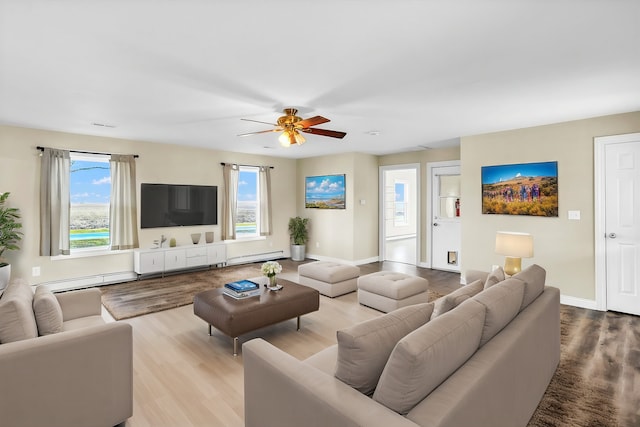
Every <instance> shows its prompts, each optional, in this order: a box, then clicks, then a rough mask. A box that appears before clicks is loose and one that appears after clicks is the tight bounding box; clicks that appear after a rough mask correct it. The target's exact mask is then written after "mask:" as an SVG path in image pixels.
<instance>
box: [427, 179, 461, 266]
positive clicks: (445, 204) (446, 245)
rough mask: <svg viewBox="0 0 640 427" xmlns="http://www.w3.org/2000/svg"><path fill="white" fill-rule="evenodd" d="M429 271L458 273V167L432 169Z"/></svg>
mask: <svg viewBox="0 0 640 427" xmlns="http://www.w3.org/2000/svg"><path fill="white" fill-rule="evenodd" d="M431 194H432V202H431V203H432V205H431V213H432V214H431V215H432V216H431V227H430V228H431V268H433V269H436V270H446V271H456V272H459V271H460V262H461V253H460V247H461V231H460V229H461V225H460V217H461V215H462V210H461V205H462V200H461V198H460V166H442V167H434V168H432V169H431Z"/></svg>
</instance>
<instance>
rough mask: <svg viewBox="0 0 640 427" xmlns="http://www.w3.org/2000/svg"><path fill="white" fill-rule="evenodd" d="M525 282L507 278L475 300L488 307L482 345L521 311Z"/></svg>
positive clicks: (480, 294) (481, 340)
mask: <svg viewBox="0 0 640 427" xmlns="http://www.w3.org/2000/svg"><path fill="white" fill-rule="evenodd" d="M523 295H524V283H523V282H522V281H520V280H518V279H514V278H509V279H506V280H504V281H502V282H500V283H498V284H496V285H494V286H492V287H490V288H489V289H487V290H485V291H483V292H481V293H479V294H478V295H476V296H475V297H473V300H475V301H477V302H479V303H480V304H482V305H484V306H485V307H486V315H485V319H484V326H483V328H482V338H481V339H480V347H482V346H483V345H485V344H486V343H487V342H488V341H489V340H490V339H491V338H493V337H494V336H495V335H496V334H497V333H498V332H500V331H501V330H502V328H504V327H505V326H507V325H508V324H509V322H511V320H512V319H513V318H514V317H516V315H517V314H518V312H519V311H520V305H521V304H522V296H523Z"/></svg>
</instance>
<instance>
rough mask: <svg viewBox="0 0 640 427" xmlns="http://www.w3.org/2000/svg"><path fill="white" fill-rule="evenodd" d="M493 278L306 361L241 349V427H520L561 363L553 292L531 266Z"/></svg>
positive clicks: (359, 332)
mask: <svg viewBox="0 0 640 427" xmlns="http://www.w3.org/2000/svg"><path fill="white" fill-rule="evenodd" d="M484 276H487V277H484ZM497 276H498V277H497ZM500 279H503V277H499V274H496V273H495V272H494V273H492V274H490V275H488V274H484V275H483V277H482V279H479V280H476V281H474V282H472V283H470V284H468V285H466V286H464V287H461V288H460V289H459V290H457V291H455V292H454V293H452V294H449V295H447V296H445V297H442V298H440V299H439V300H437V301H436V302H435V303H434V302H431V303H423V304H417V305H412V306H408V307H403V308H401V309H398V310H395V311H393V312H391V313H388V314H386V315H384V316H381V317H379V318H375V319H372V320H369V321H367V322H363V323H360V324H358V325H354V326H353V327H351V328H348V329H345V330H342V331H338V333H337V339H338V344H337V345H334V346H332V347H329V348H327V349H325V350H323V351H321V352H319V353H317V354H315V355H313V356H312V357H310V358H308V359H306V360H304V361H300V360H298V359H296V358H294V357H292V356H290V355H289V354H287V353H285V352H283V351H281V350H279V349H277V348H276V347H274V346H272V345H270V344H269V343H267V342H266V341H264V340H262V339H259V338H258V339H254V340H251V341H249V342H247V343H245V345H244V346H243V358H244V370H245V377H244V381H245V425H246V426H247V427H254V426H264V427H268V426H385V427H386V426H414V427H415V426H429V427H461V426H487V427H500V426H508V427H517V426H526V425H527V422H528V421H529V419H530V418H531V415H532V414H533V412H534V411H535V409H536V407H537V405H538V403H539V402H540V400H541V398H542V396H543V394H544V392H545V390H546V388H547V386H548V384H549V382H550V380H551V378H552V376H553V374H554V372H555V370H556V367H557V365H558V362H559V360H560V310H559V307H560V295H559V291H558V289H557V288H554V287H548V286H547V287H545V271H544V269H542V268H541V267H539V266H537V265H534V266H531V267H530V268H528V269H527V270H524V271H523V272H521V273H519V274H518V275H516V276H514V277H512V278H508V279H506V280H500ZM485 286H486V288H485Z"/></svg>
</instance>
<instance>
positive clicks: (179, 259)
mask: <svg viewBox="0 0 640 427" xmlns="http://www.w3.org/2000/svg"><path fill="white" fill-rule="evenodd" d="M226 263H227V246H226V245H225V244H224V243H222V242H218V243H208V244H204V245H193V246H176V247H173V248H171V247H169V248H157V249H155V248H154V249H135V250H134V251H133V270H134V271H135V272H136V273H137V274H138V276H142V275H144V274H157V273H162V274H164V273H165V272H168V271H174V270H185V269H189V268H197V267H210V266H212V265H215V266H219V265H225V264H226Z"/></svg>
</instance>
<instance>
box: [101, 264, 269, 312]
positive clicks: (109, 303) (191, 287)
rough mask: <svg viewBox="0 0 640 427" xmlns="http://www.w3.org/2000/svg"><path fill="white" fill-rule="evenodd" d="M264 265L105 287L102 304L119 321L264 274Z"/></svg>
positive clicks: (176, 275)
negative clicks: (262, 271)
mask: <svg viewBox="0 0 640 427" xmlns="http://www.w3.org/2000/svg"><path fill="white" fill-rule="evenodd" d="M261 265H262V264H261V263H255V264H243V265H236V266H228V267H225V268H216V269H211V270H204V271H196V272H189V273H180V274H175V275H169V276H165V277H156V278H149V279H143V280H137V281H134V282H127V283H119V284H116V285H108V286H102V287H100V290H101V291H102V305H104V307H105V308H106V309H107V311H108V312H109V313H110V314H111V316H113V318H114V319H116V320H122V319H129V318H131V317H136V316H141V315H143V314H149V313H155V312H158V311H163V310H169V309H171V308H176V307H181V306H183V305H187V304H191V303H193V296H194V295H195V294H197V293H198V292H201V291H206V290H208V289H213V288H220V287H222V286H224V284H225V283H229V282H233V281H234V280H240V279H247V278H251V277H259V276H261V275H262V273H261V272H260V267H261Z"/></svg>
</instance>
